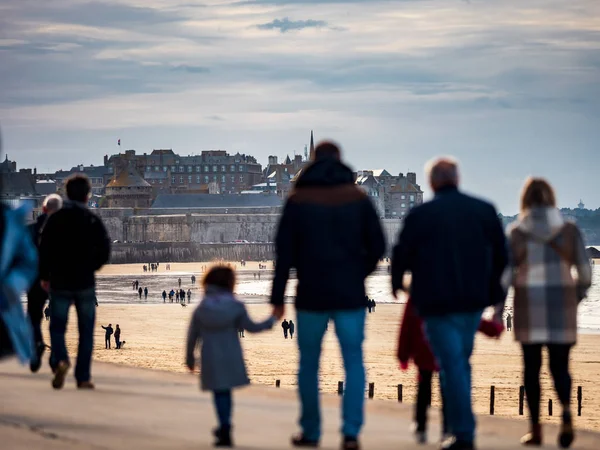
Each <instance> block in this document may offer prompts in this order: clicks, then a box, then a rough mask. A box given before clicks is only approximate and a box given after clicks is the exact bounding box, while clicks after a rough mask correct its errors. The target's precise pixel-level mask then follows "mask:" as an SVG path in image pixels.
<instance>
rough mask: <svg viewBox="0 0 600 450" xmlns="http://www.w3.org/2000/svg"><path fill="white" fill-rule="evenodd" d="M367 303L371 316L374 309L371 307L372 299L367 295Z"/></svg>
mask: <svg viewBox="0 0 600 450" xmlns="http://www.w3.org/2000/svg"><path fill="white" fill-rule="evenodd" d="M365 301H366V302H367V310H368V311H369V314H371V311H372V309H373V307H372V306H371V299H370V298H369V296H368V295H365Z"/></svg>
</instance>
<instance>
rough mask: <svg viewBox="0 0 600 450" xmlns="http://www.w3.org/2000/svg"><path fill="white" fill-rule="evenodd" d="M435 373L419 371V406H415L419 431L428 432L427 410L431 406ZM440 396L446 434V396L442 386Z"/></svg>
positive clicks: (443, 426)
mask: <svg viewBox="0 0 600 450" xmlns="http://www.w3.org/2000/svg"><path fill="white" fill-rule="evenodd" d="M432 378H433V372H432V371H431V370H420V369H419V386H418V390H417V404H416V405H415V423H416V424H417V431H420V432H424V431H427V410H428V409H429V406H430V405H431V381H432ZM440 395H441V399H442V420H443V422H442V428H443V432H444V434H445V433H447V432H448V426H447V424H446V414H445V411H444V396H443V394H442V390H441V386H440Z"/></svg>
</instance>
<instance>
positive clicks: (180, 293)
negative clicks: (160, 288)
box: [179, 289, 185, 303]
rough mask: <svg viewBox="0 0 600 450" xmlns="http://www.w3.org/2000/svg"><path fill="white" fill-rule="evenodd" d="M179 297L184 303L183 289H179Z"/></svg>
mask: <svg viewBox="0 0 600 450" xmlns="http://www.w3.org/2000/svg"><path fill="white" fill-rule="evenodd" d="M179 299H180V300H181V301H182V302H184V303H185V290H183V289H179Z"/></svg>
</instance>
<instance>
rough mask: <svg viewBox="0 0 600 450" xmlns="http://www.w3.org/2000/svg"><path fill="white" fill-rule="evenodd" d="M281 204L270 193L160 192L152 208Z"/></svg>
mask: <svg viewBox="0 0 600 450" xmlns="http://www.w3.org/2000/svg"><path fill="white" fill-rule="evenodd" d="M281 204H282V200H281V198H279V197H277V196H276V195H269V194H262V195H250V196H248V195H242V194H159V195H158V196H157V197H156V200H155V201H154V203H153V204H152V208H239V207H251V208H272V207H279V206H281Z"/></svg>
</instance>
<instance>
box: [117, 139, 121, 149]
mask: <svg viewBox="0 0 600 450" xmlns="http://www.w3.org/2000/svg"><path fill="white" fill-rule="evenodd" d="M117 145H118V146H119V147H120V146H121V139H117Z"/></svg>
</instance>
